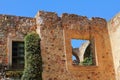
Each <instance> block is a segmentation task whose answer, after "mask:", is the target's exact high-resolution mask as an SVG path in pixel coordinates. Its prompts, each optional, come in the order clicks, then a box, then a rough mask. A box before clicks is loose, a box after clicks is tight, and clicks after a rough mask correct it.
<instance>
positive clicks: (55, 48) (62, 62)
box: [36, 11, 115, 80]
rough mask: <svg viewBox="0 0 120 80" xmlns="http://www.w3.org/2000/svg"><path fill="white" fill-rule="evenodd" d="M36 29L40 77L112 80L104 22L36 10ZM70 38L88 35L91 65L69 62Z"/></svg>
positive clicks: (61, 79) (112, 72) (46, 79)
mask: <svg viewBox="0 0 120 80" xmlns="http://www.w3.org/2000/svg"><path fill="white" fill-rule="evenodd" d="M36 22H37V32H39V35H40V37H41V45H40V46H41V54H42V60H43V74H42V75H43V80H115V71H114V65H113V58H112V51H111V46H110V40H109V35H108V30H107V22H106V21H105V20H104V19H101V18H92V20H88V19H87V18H86V17H83V16H78V15H73V14H63V15H62V17H58V16H57V14H56V13H51V12H41V11H40V12H38V14H37V15H36ZM72 38H77V39H88V40H92V41H94V43H95V46H94V50H95V60H96V65H94V66H75V65H72V46H71V43H70V40H71V39H72Z"/></svg>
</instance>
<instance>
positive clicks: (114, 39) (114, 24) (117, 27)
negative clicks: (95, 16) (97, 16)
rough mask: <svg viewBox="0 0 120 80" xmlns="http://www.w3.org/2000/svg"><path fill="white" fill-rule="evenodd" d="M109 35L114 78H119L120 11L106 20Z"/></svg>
mask: <svg viewBox="0 0 120 80" xmlns="http://www.w3.org/2000/svg"><path fill="white" fill-rule="evenodd" d="M108 30H109V36H110V41H111V46H112V55H113V61H114V66H115V73H116V78H120V75H119V74H120V73H118V70H117V69H118V67H119V65H120V13H119V14H117V15H116V16H115V17H113V19H111V20H110V21H109V22H108Z"/></svg>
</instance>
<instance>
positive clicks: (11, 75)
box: [6, 71, 23, 78]
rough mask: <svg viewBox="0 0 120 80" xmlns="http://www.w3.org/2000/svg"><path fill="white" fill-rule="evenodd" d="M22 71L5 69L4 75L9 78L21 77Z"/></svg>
mask: <svg viewBox="0 0 120 80" xmlns="http://www.w3.org/2000/svg"><path fill="white" fill-rule="evenodd" d="M22 75H23V71H6V77H9V78H14V77H15V78H21V76H22Z"/></svg>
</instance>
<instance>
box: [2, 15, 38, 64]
mask: <svg viewBox="0 0 120 80" xmlns="http://www.w3.org/2000/svg"><path fill="white" fill-rule="evenodd" d="M35 25H36V21H35V19H34V18H28V17H20V16H11V15H0V60H2V59H3V63H6V64H9V62H10V59H11V58H10V55H11V52H10V50H9V48H10V44H9V42H10V41H9V40H14V39H15V40H17V39H21V40H23V38H24V36H25V35H26V34H27V33H28V32H30V31H33V30H34V29H33V28H32V27H35Z"/></svg>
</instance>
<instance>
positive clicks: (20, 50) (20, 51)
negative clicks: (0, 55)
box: [12, 41, 24, 69]
mask: <svg viewBox="0 0 120 80" xmlns="http://www.w3.org/2000/svg"><path fill="white" fill-rule="evenodd" d="M23 68H24V42H22V41H13V42H12V69H23Z"/></svg>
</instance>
